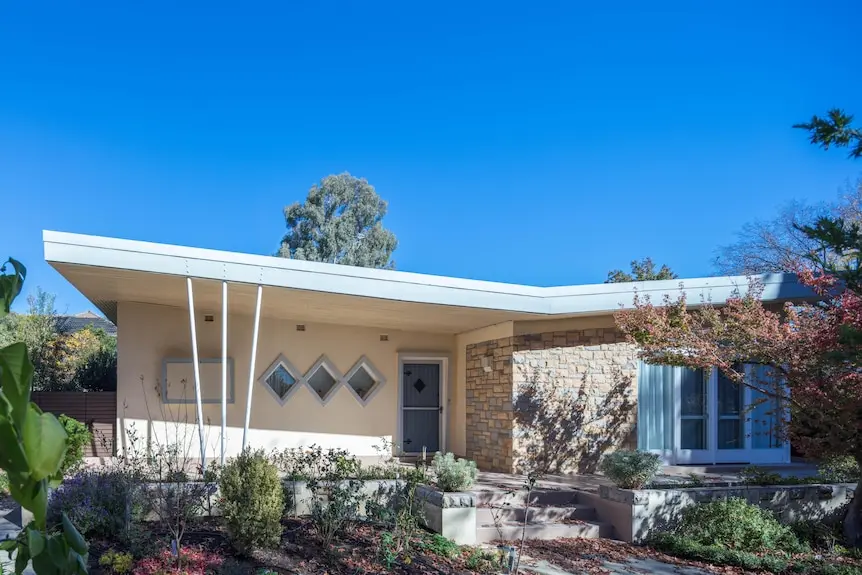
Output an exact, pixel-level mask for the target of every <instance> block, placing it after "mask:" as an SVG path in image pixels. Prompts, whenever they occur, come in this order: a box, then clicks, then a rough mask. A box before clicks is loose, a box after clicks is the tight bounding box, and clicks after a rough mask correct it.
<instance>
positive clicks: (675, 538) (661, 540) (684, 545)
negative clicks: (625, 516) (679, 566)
mask: <svg viewBox="0 0 862 575" xmlns="http://www.w3.org/2000/svg"><path fill="white" fill-rule="evenodd" d="M648 544H649V546H650V547H653V548H654V549H657V550H659V551H662V552H664V553H667V554H668V555H673V556H674V557H679V558H681V559H690V560H692V561H702V562H704V563H711V564H714V565H727V566H731V567H740V568H742V569H744V570H745V571H763V572H768V573H804V574H807V575H862V569H860V568H859V567H857V566H856V565H852V564H848V563H827V562H825V561H823V560H822V559H819V558H814V557H811V558H805V559H795V560H794V559H791V558H790V557H788V556H781V555H774V554H770V555H758V554H755V553H751V552H748V551H740V550H738V549H727V548H726V547H721V546H719V545H704V544H701V543H697V542H695V541H692V540H691V539H689V538H687V537H686V536H684V535H681V534H678V533H659V534H657V535H655V536H653V537H651V538H650V541H649V542H648Z"/></svg>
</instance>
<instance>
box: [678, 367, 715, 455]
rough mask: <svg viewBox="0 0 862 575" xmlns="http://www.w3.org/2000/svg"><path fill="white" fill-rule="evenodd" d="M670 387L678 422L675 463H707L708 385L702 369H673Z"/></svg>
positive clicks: (710, 451)
mask: <svg viewBox="0 0 862 575" xmlns="http://www.w3.org/2000/svg"><path fill="white" fill-rule="evenodd" d="M675 380H676V381H675V382H674V383H675V385H674V389H675V390H677V393H676V394H675V395H676V411H677V419H678V421H679V425H677V426H676V433H675V435H676V437H675V440H676V441H675V447H676V449H675V453H674V462H675V463H710V462H711V460H712V458H713V454H712V450H711V449H710V435H711V434H710V430H709V423H710V417H709V386H708V379H707V377H705V374H704V372H703V370H702V369H685V368H677V369H676V373H675Z"/></svg>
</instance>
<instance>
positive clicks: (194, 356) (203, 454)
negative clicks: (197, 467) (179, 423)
mask: <svg viewBox="0 0 862 575" xmlns="http://www.w3.org/2000/svg"><path fill="white" fill-rule="evenodd" d="M186 286H188V289H189V326H190V327H191V330H192V361H194V373H195V405H196V407H197V411H198V434H199V435H200V437H201V469H206V465H207V462H206V445H205V441H204V409H203V404H202V403H201V366H200V363H199V360H198V330H197V328H196V326H195V295H194V290H193V289H192V278H190V277H189V278H186Z"/></svg>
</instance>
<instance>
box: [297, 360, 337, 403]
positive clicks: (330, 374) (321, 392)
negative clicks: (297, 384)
mask: <svg viewBox="0 0 862 575" xmlns="http://www.w3.org/2000/svg"><path fill="white" fill-rule="evenodd" d="M305 383H306V385H308V387H309V389H311V391H312V392H313V393H314V395H316V396H317V398H318V399H319V400H320V401H322V402H324V403H325V402H326V401H328V400H329V399H330V398H331V397H332V396H333V395H335V391H336V389H337V388H338V384H339V383H341V374H340V373H339V372H338V369H336V367H335V366H334V365H333V364H332V362H331V361H329V360H328V359H327V358H326V356H323V357H321V358H320V359H318V360H317V363H315V364H314V365H313V366H311V369H309V370H308V373H306V374H305Z"/></svg>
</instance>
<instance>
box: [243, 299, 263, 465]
mask: <svg viewBox="0 0 862 575" xmlns="http://www.w3.org/2000/svg"><path fill="white" fill-rule="evenodd" d="M262 298H263V286H261V285H258V286H257V306H256V307H255V310H254V332H253V333H252V336H251V365H250V366H249V368H248V397H247V399H246V404H245V425H244V426H243V428H242V449H243V451H245V446H246V442H247V440H248V425H249V423H250V422H251V392H252V391H253V390H254V360H255V359H256V358H257V334H258V331H260V300H261V299H262Z"/></svg>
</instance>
